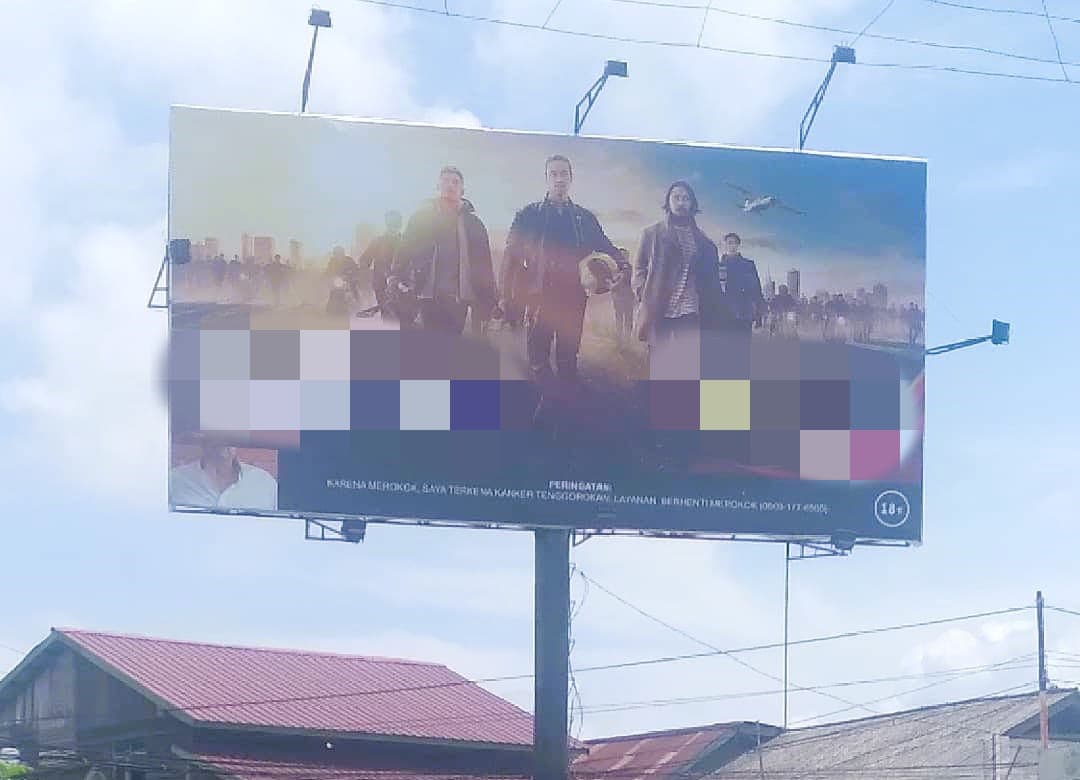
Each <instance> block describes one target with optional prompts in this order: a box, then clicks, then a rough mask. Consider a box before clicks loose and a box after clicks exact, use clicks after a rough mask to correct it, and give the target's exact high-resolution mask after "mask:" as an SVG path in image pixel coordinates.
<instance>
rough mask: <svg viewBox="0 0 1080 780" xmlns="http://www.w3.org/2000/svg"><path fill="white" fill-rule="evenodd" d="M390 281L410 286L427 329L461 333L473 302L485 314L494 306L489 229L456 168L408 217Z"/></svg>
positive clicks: (445, 173)
mask: <svg viewBox="0 0 1080 780" xmlns="http://www.w3.org/2000/svg"><path fill="white" fill-rule="evenodd" d="M390 284H398V285H405V286H407V287H410V288H411V289H412V291H413V293H414V294H415V295H416V296H417V298H418V299H419V301H420V318H421V322H422V324H423V328H424V330H430V331H439V332H442V333H451V334H455V335H461V333H462V331H463V330H464V328H465V318H466V315H467V314H468V310H469V307H470V306H471V307H473V309H474V311H480V312H483V313H484V314H485V315H486V314H487V313H489V312H490V311H491V310H492V308H493V307H494V305H495V272H494V270H493V269H492V264H491V244H490V242H489V240H488V232H487V228H485V227H484V223H483V222H481V221H480V218H479V217H477V216H476V214H475V212H474V209H473V205H472V204H471V203H470V202H469V201H467V200H466V199H465V177H464V176H463V175H462V173H461V171H459V170H458V169H457V168H453V167H450V166H447V167H445V168H443V169H442V170H441V171H440V172H439V184H438V197H437V198H435V199H434V200H432V201H429V202H428V203H426V204H424V205H423V206H422V207H421V208H420V209H419V210H418V211H417V212H416V213H415V214H413V215H412V217H411V218H410V219H409V224H408V226H407V227H406V228H405V234H404V236H402V240H401V245H400V246H399V247H398V251H397V253H396V255H395V256H394V263H393V267H392V269H391V280H390ZM485 318H486V317H485Z"/></svg>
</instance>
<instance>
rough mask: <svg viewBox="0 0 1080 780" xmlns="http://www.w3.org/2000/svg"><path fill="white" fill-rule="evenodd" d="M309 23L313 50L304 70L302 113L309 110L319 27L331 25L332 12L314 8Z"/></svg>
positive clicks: (301, 97)
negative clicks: (312, 67) (308, 104)
mask: <svg viewBox="0 0 1080 780" xmlns="http://www.w3.org/2000/svg"><path fill="white" fill-rule="evenodd" d="M307 23H308V24H310V25H311V28H312V29H311V52H310V53H309V54H308V60H307V70H306V71H304V87H303V90H302V92H301V95H300V113H301V114H302V113H304V112H305V111H307V101H308V89H309V88H310V87H311V66H312V65H314V63H315V44H316V43H317V42H318V40H319V28H320V27H326V28H329V27H330V12H329V11H324V10H322V9H321V8H312V9H311V15H310V16H308V20H307Z"/></svg>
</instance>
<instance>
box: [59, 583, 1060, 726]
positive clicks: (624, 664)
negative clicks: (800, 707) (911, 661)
mask: <svg viewBox="0 0 1080 780" xmlns="http://www.w3.org/2000/svg"><path fill="white" fill-rule="evenodd" d="M594 584H595V583H594ZM1033 609H1034V607H1032V606H1021V607H1009V608H1006V609H997V610H990V611H987V612H974V613H971V614H967V615H957V616H954V617H947V618H936V619H933V620H922V621H918V622H914V623H900V624H896V625H890V626H879V627H876V628H866V629H859V630H856V631H845V632H842V633H838V634H828V635H824V636H816V637H808V638H806V639H795V640H792V641H790V642H788V643H787V644H788V646H789V647H796V646H801V645H811V644H821V643H824V642H833V641H839V640H842V639H855V638H857V637H865V636H876V635H879V634H885V633H891V632H896V631H905V630H909V629H915V628H926V627H930V626H940V625H946V624H949V623H960V622H966V621H970V620H978V619H981V618H987V617H997V616H1000V615H1011V614H1016V613H1018V612H1027V611H1030V610H1033ZM1047 609H1054V608H1053V607H1047ZM1072 614H1076V615H1080V612H1077V613H1072ZM783 646H784V643H783V642H770V643H765V644H758V645H749V646H746V647H738V648H732V649H729V650H723V649H718V650H711V649H710V650H707V651H703V652H699V653H683V654H679V655H666V656H659V657H653V658H641V659H635V660H630V661H617V662H614V663H607V664H594V665H592V666H583V667H580V668H578V669H577V670H576V671H577V673H578V674H581V673H584V672H600V671H614V670H621V669H636V668H642V667H647V666H657V665H663V664H669V663H677V662H681V661H693V660H699V659H702V658H713V657H716V656H718V655H736V654H740V653H752V652H759V651H763V650H776V649H779V648H782V647H783ZM533 677H534V675H533V674H532V673H526V674H510V675H499V676H494V677H481V678H476V679H466V678H462V679H460V680H454V681H448V682H442V683H428V684H425V685H407V686H395V687H390V688H369V689H364V690H357V691H338V692H334V693H319V694H311V695H305V696H281V697H270V698H259V699H244V700H232V701H220V702H213V703H207V704H192V705H185V706H179V707H162V708H161V709H160V711H159V713H160V714H168V713H171V712H183V713H194V712H201V711H206V710H220V709H229V708H232V707H248V706H259V705H267V704H292V703H299V702H314V701H332V700H335V699H348V698H354V697H361V696H381V695H386V694H395V693H412V692H417V691H432V690H444V689H448V688H456V687H460V686H466V685H485V684H493V683H503V682H518V681H522V680H531V679H532V678H533ZM66 717H67V716H43V717H41V718H38V720H41V721H45V720H63V719H65V718H66Z"/></svg>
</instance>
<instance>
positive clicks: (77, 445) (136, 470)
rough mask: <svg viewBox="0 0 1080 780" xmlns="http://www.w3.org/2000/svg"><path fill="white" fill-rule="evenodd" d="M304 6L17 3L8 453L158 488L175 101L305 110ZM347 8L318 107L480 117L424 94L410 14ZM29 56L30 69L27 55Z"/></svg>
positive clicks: (6, 164) (8, 170)
mask: <svg viewBox="0 0 1080 780" xmlns="http://www.w3.org/2000/svg"><path fill="white" fill-rule="evenodd" d="M307 8H308V6H305V5H303V4H299V3H295V2H276V3H264V2H256V1H255V0H247V1H246V2H245V1H243V0H241V2H230V3H220V2H216V0H197V1H196V2H179V1H177V2H169V3H135V4H132V3H128V2H122V1H121V0H94V1H93V2H88V3H83V4H79V5H77V6H73V7H71V8H70V9H69V11H70V13H56V14H48V15H45V16H44V17H43V16H42V15H41V13H40V10H39V9H37V8H35V7H33V6H32V5H31V4H21V5H16V6H15V7H14V8H12V9H5V14H6V23H5V25H4V27H3V30H2V31H0V51H3V54H2V55H0V57H2V58H3V60H2V62H3V64H4V72H5V76H4V77H3V78H2V79H0V100H2V101H3V103H4V105H8V106H18V107H19V110H17V111H10V112H7V113H6V114H5V115H4V118H3V119H2V120H0V169H2V170H3V171H4V175H3V177H0V234H2V235H3V236H4V242H5V246H4V252H3V254H2V255H0V278H3V279H4V284H3V285H0V319H5V318H6V319H10V320H11V321H20V322H21V323H22V325H21V327H20V329H19V338H20V340H21V341H22V342H24V343H25V346H26V347H27V348H28V351H29V354H30V355H31V356H32V358H31V360H32V362H31V364H30V365H26V364H22V365H19V366H12V367H7V370H6V374H7V375H6V376H5V375H0V411H2V412H4V413H6V414H9V415H12V416H13V417H14V418H15V419H16V420H17V422H18V424H17V426H15V428H14V433H15V435H16V436H19V438H20V441H28V442H31V444H30V446H20V447H19V448H17V449H14V448H11V447H9V448H7V452H8V454H7V456H6V457H7V458H9V459H12V458H16V459H17V460H19V461H21V462H22V463H23V464H24V465H26V464H28V463H30V462H31V461H32V462H33V463H34V464H36V467H37V468H48V469H49V470H50V471H51V472H53V473H54V477H55V471H56V470H59V471H61V472H63V473H65V474H66V475H67V476H68V477H69V478H71V479H73V480H74V481H75V482H76V483H77V484H78V485H80V487H81V488H82V489H86V490H89V491H90V492H92V493H94V494H96V495H99V496H111V497H114V498H122V499H124V500H135V501H136V502H138V503H142V501H144V500H150V499H151V497H154V499H155V502H156V500H160V496H161V495H163V491H162V484H161V483H162V474H163V473H164V467H165V455H164V431H165V417H164V413H163V409H162V405H161V402H160V397H159V394H158V389H157V385H156V382H157V379H158V370H159V368H160V360H161V358H162V354H161V352H162V349H163V336H164V321H163V319H162V318H161V316H160V314H155V313H150V312H147V311H146V309H145V301H146V296H147V294H148V293H149V289H150V286H151V282H152V281H153V277H154V273H155V271H156V269H157V264H158V258H159V257H160V256H161V253H162V247H163V244H164V230H163V228H162V225H161V218H162V216H163V213H164V210H165V181H166V166H167V160H166V146H165V121H166V117H167V106H168V105H169V104H170V103H184V102H186V103H198V104H219V105H234V106H241V107H257V108H266V109H277V110H295V108H296V103H297V101H298V95H299V86H300V80H301V76H302V73H303V68H304V65H305V61H306V55H307V45H308V35H309V31H310V28H309V27H308V26H307V25H306V24H304V20H305V16H306V13H307ZM332 10H333V13H334V23H335V27H334V28H333V29H332V30H330V31H324V33H323V35H322V36H320V41H319V56H318V59H317V63H316V73H315V78H314V80H313V87H312V97H311V105H310V107H311V109H312V110H316V111H321V112H340V113H351V114H357V115H379V116H398V117H406V118H412V119H425V118H426V119H430V120H434V121H438V122H441V123H445V124H453V125H461V126H476V125H478V124H479V122H478V120H477V119H476V117H475V116H474V115H473V114H471V113H470V112H468V111H466V110H463V109H461V108H456V107H448V106H446V105H441V104H438V102H437V101H436V102H435V103H433V104H432V105H426V104H423V103H420V102H418V101H416V100H415V99H414V98H413V92H412V84H411V81H410V74H409V72H408V70H407V69H406V67H405V65H404V62H403V60H402V58H401V57H400V56H399V55H398V52H397V51H396V48H395V47H396V45H397V44H398V43H400V36H402V35H403V34H404V33H405V32H406V31H407V30H408V25H407V20H406V19H405V17H402V16H400V15H392V16H388V15H386V14H382V13H380V12H378V11H377V10H374V9H371V8H367V7H362V6H360V5H359V4H357V3H351V2H340V3H338V4H336V6H335V7H333V8H332ZM27 61H33V62H34V63H35V65H34V68H33V69H31V70H27V69H26V68H25V67H19V66H18V63H20V62H22V63H25V62H27ZM86 63H92V65H93V69H94V73H93V74H87V73H85V72H84V71H85V69H86V68H85V65H86ZM15 73H20V74H22V73H25V74H26V75H25V76H23V77H19V78H15V77H13V76H12V74H15ZM101 83H104V84H107V85H108V90H107V91H102V90H101V89H100V88H98V84H101ZM16 452H17V455H16V454H15V453H16ZM133 486H134V487H133Z"/></svg>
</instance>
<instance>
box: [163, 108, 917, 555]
mask: <svg viewBox="0 0 1080 780" xmlns="http://www.w3.org/2000/svg"><path fill="white" fill-rule="evenodd" d="M170 156H171V160H170V168H171V173H170V205H169V235H170V239H171V244H172V246H173V247H174V249H175V252H174V258H173V260H174V262H173V267H172V271H173V277H172V292H171V302H170V375H169V387H170V420H171V443H172V457H171V463H170V469H171V470H170V481H169V484H170V505H171V506H172V507H174V508H176V509H182V510H201V511H210V512H222V513H230V512H246V513H254V514H271V515H273V514H280V515H283V516H293V517H295V516H304V515H311V516H318V517H358V518H366V519H374V518H384V519H413V520H429V521H430V520H436V521H451V522H463V523H484V524H491V523H494V524H506V525H524V526H544V525H551V526H561V527H576V528H587V529H596V528H606V529H615V530H648V531H674V532H680V531H686V532H706V533H714V534H729V533H730V534H761V535H771V536H781V537H828V536H830V535H832V534H833V533H835V532H838V531H843V532H847V533H848V534H853V535H855V536H858V537H860V538H863V539H892V540H919V539H920V538H921V532H922V439H923V433H922V432H923V355H924V346H923V317H924V303H923V296H924V284H925V268H926V263H925V260H926V257H925V246H926V226H925V201H926V166H925V164H924V163H923V162H921V161H917V160H909V159H893V158H878V157H859V156H851V155H828V154H812V153H802V152H793V151H785V150H761V149H743V148H731V147H723V146H715V145H693V144H685V143H661V142H649V141H637V140H623V139H601V138H579V137H565V136H559V135H549V134H538V133H518V132H499V131H488V130H471V129H460V128H440V127H432V126H425V125H411V124H402V123H393V122H379V121H359V120H347V119H336V118H326V117H314V116H297V115H292V114H267V113H253V112H239V111H220V110H208V109H196V108H180V107H178V108H174V109H173V113H172V140H171V149H170ZM181 261H186V262H181Z"/></svg>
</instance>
